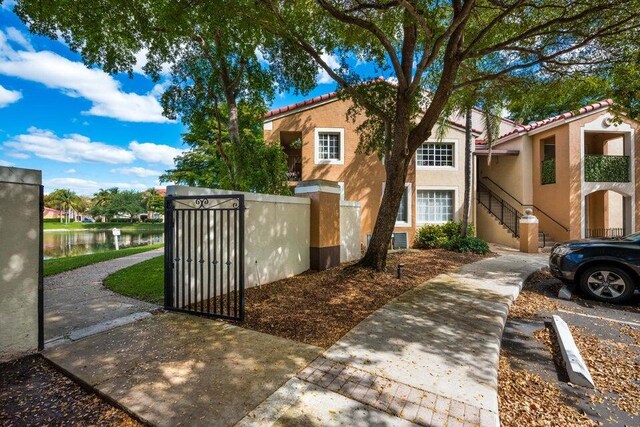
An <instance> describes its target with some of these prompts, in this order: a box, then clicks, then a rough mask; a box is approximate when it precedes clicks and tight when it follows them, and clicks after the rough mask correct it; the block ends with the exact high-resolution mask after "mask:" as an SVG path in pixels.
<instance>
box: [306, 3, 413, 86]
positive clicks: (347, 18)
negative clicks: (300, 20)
mask: <svg viewBox="0 0 640 427" xmlns="http://www.w3.org/2000/svg"><path fill="white" fill-rule="evenodd" d="M316 1H317V3H318V4H319V5H320V7H322V8H323V9H324V10H326V11H327V12H329V14H330V15H331V16H333V17H334V18H335V19H337V20H338V21H340V22H343V23H345V24H351V25H355V26H357V27H360V28H362V29H365V30H367V31H369V32H370V33H371V34H373V36H374V37H376V38H377V39H378V41H380V44H382V46H383V47H384V49H385V50H386V51H387V54H388V55H389V60H390V61H391V65H392V66H393V69H394V71H395V73H396V77H397V78H398V83H399V84H401V85H403V86H404V87H407V86H408V85H409V78H410V77H409V76H405V74H404V72H403V70H402V65H401V64H400V60H399V59H398V54H397V53H396V50H395V48H394V47H393V45H392V44H391V42H390V41H389V39H388V38H387V36H386V35H385V34H384V32H383V31H382V30H381V29H380V28H379V27H378V26H377V25H376V24H374V23H373V22H371V21H367V20H365V19H361V18H358V17H356V16H353V15H349V14H348V13H345V12H343V11H341V10H339V9H338V8H336V7H335V6H333V5H332V4H330V3H329V2H328V1H327V0H316Z"/></svg>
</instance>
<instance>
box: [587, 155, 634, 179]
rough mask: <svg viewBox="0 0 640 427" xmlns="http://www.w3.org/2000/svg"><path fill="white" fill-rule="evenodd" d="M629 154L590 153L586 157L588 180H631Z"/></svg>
mask: <svg viewBox="0 0 640 427" xmlns="http://www.w3.org/2000/svg"><path fill="white" fill-rule="evenodd" d="M629 165H630V162H629V156H604V155H598V154H589V155H586V156H585V158H584V180H585V181H586V182H629V181H630V180H631V179H630V168H629Z"/></svg>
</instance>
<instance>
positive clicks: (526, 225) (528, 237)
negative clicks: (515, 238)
mask: <svg viewBox="0 0 640 427" xmlns="http://www.w3.org/2000/svg"><path fill="white" fill-rule="evenodd" d="M538 246H539V245H538V218H536V217H535V216H533V211H532V210H531V209H525V211H524V216H523V217H522V218H520V252H526V253H528V254H537V253H538V251H539V250H540V249H539V247H538Z"/></svg>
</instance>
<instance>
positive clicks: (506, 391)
mask: <svg viewBox="0 0 640 427" xmlns="http://www.w3.org/2000/svg"><path fill="white" fill-rule="evenodd" d="M498 400H499V403H500V423H501V425H502V426H503V427H511V426H513V427H516V426H518V427H520V426H527V427H537V426H584V427H587V426H595V425H597V424H596V423H594V422H593V421H592V420H590V419H589V418H588V417H587V416H585V415H584V414H582V413H580V412H578V411H576V410H575V409H574V408H572V407H571V406H569V405H567V404H566V403H565V401H564V399H563V396H562V395H561V393H560V390H558V388H557V387H556V386H554V385H553V384H550V383H548V382H546V381H544V380H543V379H542V378H541V377H540V376H539V375H536V374H533V373H530V372H528V371H524V370H519V369H514V368H512V366H511V364H510V363H509V359H508V358H507V356H506V355H505V354H504V353H501V354H500V366H499V374H498Z"/></svg>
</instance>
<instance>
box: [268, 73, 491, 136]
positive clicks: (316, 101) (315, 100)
mask: <svg viewBox="0 0 640 427" xmlns="http://www.w3.org/2000/svg"><path fill="white" fill-rule="evenodd" d="M384 81H386V80H384V79H383V78H382V77H379V78H377V79H375V80H371V81H370V82H367V83H363V84H373V83H381V82H384ZM337 96H338V92H337V91H333V92H329V93H326V94H324V95H320V96H316V97H314V98H310V99H306V100H304V101H300V102H296V103H295V104H290V105H286V106H284V107H280V108H276V109H274V110H271V111H269V112H268V113H267V114H265V115H264V118H265V119H269V118H271V117H273V116H277V115H278V114H282V113H286V112H289V111H294V110H297V109H298V108H302V107H308V106H310V105H314V104H319V103H321V102H324V101H328V100H331V99H334V98H337ZM447 121H448V122H449V123H450V124H452V125H454V126H457V127H459V128H462V129H464V127H465V125H464V124H462V123H458V122H456V121H453V120H447ZM473 132H474V133H477V134H481V133H482V131H481V130H479V129H473Z"/></svg>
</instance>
